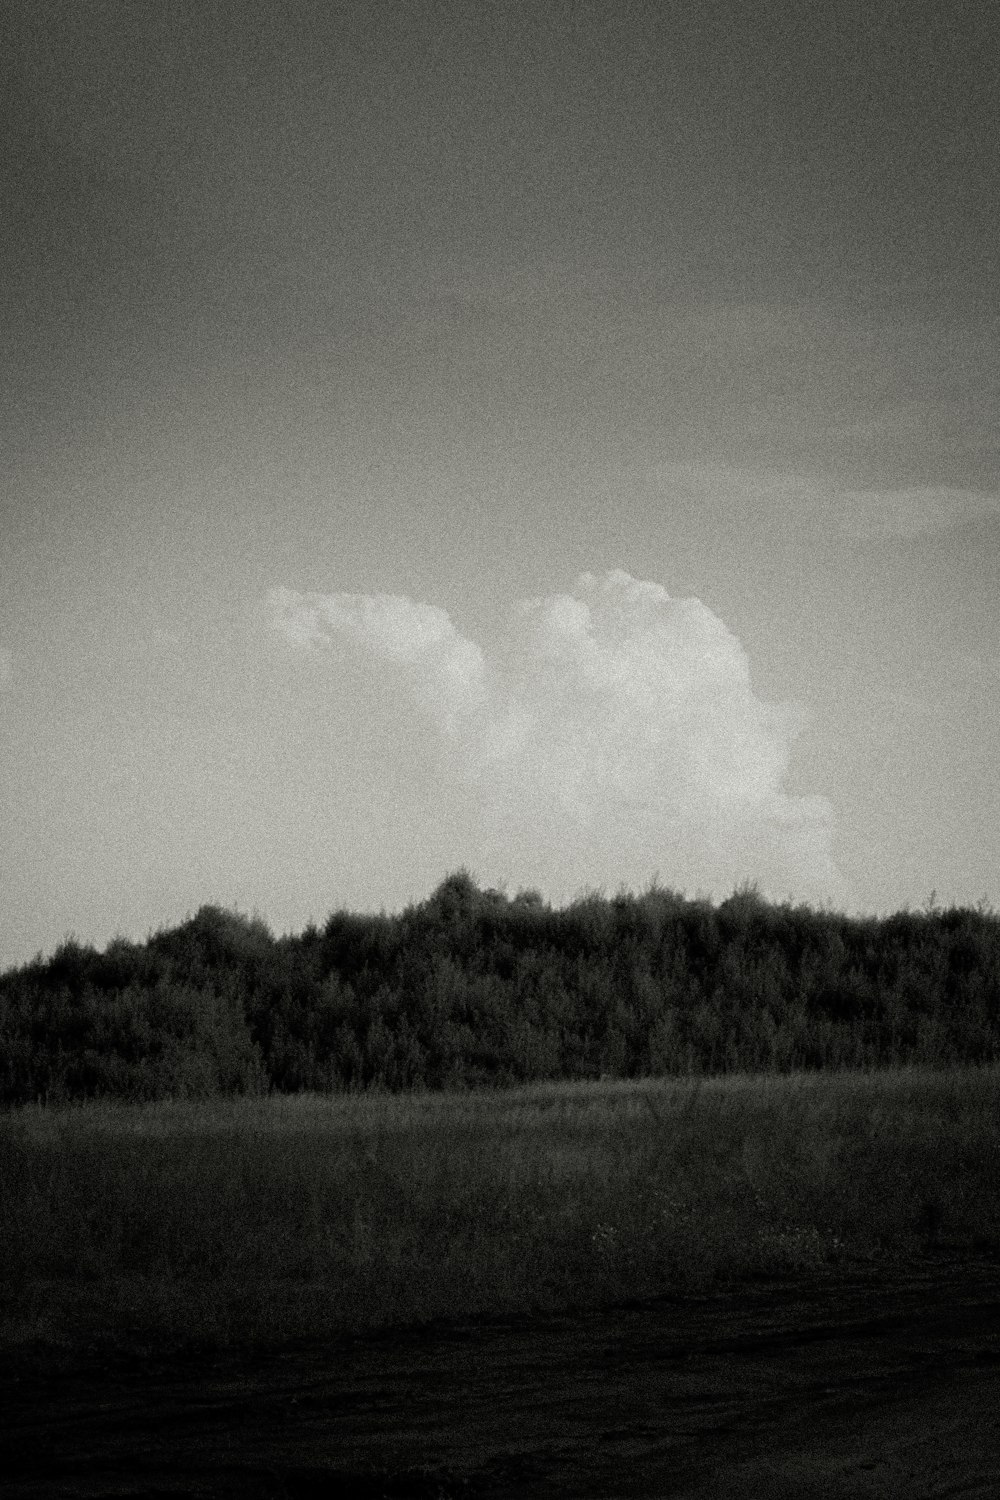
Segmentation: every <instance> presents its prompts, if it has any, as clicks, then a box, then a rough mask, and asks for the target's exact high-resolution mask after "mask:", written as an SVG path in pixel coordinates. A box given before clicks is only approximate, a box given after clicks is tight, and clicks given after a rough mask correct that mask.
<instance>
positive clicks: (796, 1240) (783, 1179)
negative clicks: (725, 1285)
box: [0, 1068, 1000, 1347]
mask: <svg viewBox="0 0 1000 1500" xmlns="http://www.w3.org/2000/svg"><path fill="white" fill-rule="evenodd" d="M0 1228H2V1234H0V1343H2V1344H5V1345H7V1346H8V1347H9V1346H10V1345H12V1344H16V1343H31V1342H35V1341H43V1342H49V1343H54V1344H64V1345H72V1346H81V1345H83V1346H100V1345H103V1344H104V1343H110V1344H115V1345H119V1344H123V1345H127V1346H131V1347H144V1346H146V1345H155V1346H157V1347H173V1346H180V1345H190V1344H195V1345H201V1346H204V1347H212V1346H221V1345H226V1344H231V1343H244V1342H250V1343H255V1344H260V1345H267V1344H273V1343H278V1342H280V1341H282V1340H286V1339H295V1338H299V1337H310V1336H314V1335H317V1334H324V1333H333V1332H336V1331H340V1330H361V1329H366V1328H376V1327H383V1326H387V1325H391V1324H398V1323H411V1322H420V1321H423V1320H427V1319H432V1318H437V1317H468V1318H475V1317H484V1316H490V1315H496V1314H505V1313H511V1312H527V1311H530V1310H535V1309H542V1308H544V1309H554V1308H568V1307H582V1306H587V1305H594V1304H597V1303H602V1302H612V1301H615V1300H619V1299H625V1298H633V1297H643V1296H649V1295H656V1294H658V1293H664V1292H671V1291H676V1290H687V1291H690V1290H700V1289H705V1288H708V1287H710V1286H712V1285H713V1284H717V1283H719V1282H733V1281H739V1280H741V1279H744V1278H753V1277H758V1276H773V1275H780V1274H783V1273H786V1272H793V1271H796V1270H805V1269H809V1268H811V1267H819V1266H824V1265H828V1264H831V1263H838V1262H842V1263H850V1262H852V1261H854V1260H856V1259H865V1260H869V1261H875V1262H881V1261H885V1262H888V1261H892V1260H895V1259H898V1258H901V1257H909V1256H912V1255H913V1254H914V1253H919V1252H920V1251H921V1250H922V1249H925V1248H934V1247H939V1248H941V1247H943V1248H948V1247H954V1248H956V1249H958V1248H969V1249H973V1248H975V1249H978V1250H980V1251H982V1250H991V1251H996V1250H1000V1069H996V1068H993V1069H989V1070H981V1071H968V1070H967V1071H962V1072H957V1071H956V1072H929V1071H895V1072H887V1073H865V1074H857V1073H854V1074H852V1073H835V1074H809V1075H793V1076H786V1077H766V1078H749V1077H728V1078H718V1079H710V1080H703V1081H700V1082H698V1081H687V1080H663V1079H660V1080H647V1081H636V1082H619V1081H602V1082H599V1083H589V1084H580V1083H577V1084H567V1085H559V1084H548V1085H535V1086H532V1087H526V1088H522V1089H516V1090H510V1091H504V1092H499V1091H498V1092H477V1093H466V1094H422V1095H358V1096H333V1097H322V1096H318V1095H299V1096H284V1097H271V1098H260V1099H248V1098H242V1099H233V1100H226V1101H223V1102H212V1103H206V1104H198V1103H179V1102H178V1103H170V1102H167V1103H160V1104H152V1105H145V1106H125V1105H111V1104H100V1105H84V1106H76V1107H68V1108H62V1109H45V1108H26V1109H22V1110H18V1111H14V1112H11V1113H9V1114H6V1115H3V1116H0Z"/></svg>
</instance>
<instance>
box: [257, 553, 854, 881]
mask: <svg viewBox="0 0 1000 1500" xmlns="http://www.w3.org/2000/svg"><path fill="white" fill-rule="evenodd" d="M271 604H272V608H273V612H274V623H275V626H276V628H278V629H279V630H281V631H282V632H283V633H284V634H285V635H286V636H287V637H288V639H289V640H290V641H292V642H294V643H295V644H296V645H299V646H301V647H304V648H317V647H322V646H323V645H325V644H328V643H330V642H333V641H341V642H350V643H353V645H354V646H355V647H356V648H357V649H360V650H363V651H365V652H367V653H369V654H370V655H371V656H372V657H374V658H375V659H377V660H380V661H382V662H385V663H390V662H391V663H393V664H394V668H395V669H396V670H397V671H400V672H401V676H402V680H403V681H405V682H406V683H407V685H408V687H409V689H410V692H411V693H412V695H413V696H414V697H415V698H416V699H417V700H418V702H419V703H420V704H421V705H422V707H423V708H424V710H425V711H426V712H427V713H428V714H429V715H430V717H431V719H432V720H433V722H434V723H435V724H436V726H437V728H438V730H439V733H440V737H441V742H442V747H443V750H444V753H445V757H446V761H447V764H448V767H449V769H450V772H451V774H452V776H453V777H454V778H455V779H456V780H458V781H460V782H461V783H462V784H464V786H465V787H466V788H470V787H471V788H473V789H474V791H475V799H476V804H477V809H478V826H477V830H476V839H477V844H476V848H477V850H478V851H479V855H478V857H477V858H476V860H475V861H474V863H475V866H476V868H477V869H478V870H480V871H481V872H482V873H483V874H484V875H486V876H487V877H488V878H491V879H495V878H507V879H508V880H510V881H512V882H514V883H521V882H522V881H523V880H526V879H528V880H533V881H535V882H537V883H539V884H542V885H543V886H545V887H546V888H547V889H548V890H550V891H551V892H552V893H553V894H566V893H570V894H571V893H572V891H573V890H575V889H579V888H581V887H583V886H591V887H593V886H604V887H608V888H614V887H617V885H619V884H620V883H623V882H624V883H626V884H629V885H633V886H639V885H643V884H645V883H646V882H648V881H649V879H650V878H651V877H652V876H653V875H654V874H657V873H658V874H659V877H660V879H661V880H662V881H663V882H664V883H666V884H669V885H674V886H680V887H682V888H684V889H687V890H690V891H694V890H698V889H701V890H711V891H713V892H715V893H717V894H721V893H724V892H727V891H728V890H731V889H732V888H733V886H735V885H736V884H737V883H739V882H740V881H742V880H745V879H752V880H757V881H758V882H759V883H760V885H761V887H762V889H765V890H768V891H770V892H771V893H772V894H774V895H777V896H784V895H786V894H789V893H794V894H795V895H796V896H801V897H803V898H806V899H818V898H820V897H823V896H831V897H833V898H835V899H839V898H841V897H843V895H844V886H843V881H842V879H841V877H840V875H839V873H838V871H837V868H836V865H835V863H834V860H833V856H832V851H831V843H832V816H831V810H830V807H829V805H828V803H827V802H826V801H825V800H824V799H822V798H820V797H801V796H792V795H790V794H788V793H787V792H785V791H784V790H783V787H782V782H783V778H784V775H785V772H786V769H787V766H788V759H789V752H790V746H791V743H792V740H793V738H794V736H795V734H796V732H797V730H798V729H799V727H800V725H801V715H800V714H799V713H798V712H797V711H796V710H795V709H794V708H793V707H792V706H790V705H787V704H786V705H775V704H768V703H765V702H762V701H761V700H760V699H759V698H757V697H756V695H755V694H754V691H753V688H752V685H751V681H750V668H749V662H748V660H747V656H746V653H745V652H744V650H743V648H742V646H741V645H740V643H739V641H738V640H737V639H736V637H735V636H734V635H733V634H732V632H731V631H729V630H728V629H727V627H726V626H725V625H724V624H723V622H722V621H721V620H720V619H719V618H718V617H717V616H716V615H714V614H713V613H712V611H711V610H710V609H708V608H707V606H706V605H704V604H702V603H701V601H700V600H698V599H675V598H672V597H671V596H670V595H669V594H668V593H667V591H666V590H665V589H664V588H662V587H661V586H660V585H659V584H656V583H648V582H641V581H639V580H637V579H635V578H632V577H630V576H629V575H628V574H627V573H624V572H620V571H616V572H610V573H606V574H604V575H602V576H600V577H595V576H594V575H593V574H590V573H585V574H583V575H582V577H581V578H579V579H578V581H577V584H576V588H575V590H574V592H573V593H572V594H557V595H552V596H548V597H545V598H538V599H530V600H526V601H524V602H522V603H521V604H520V605H519V606H518V608H517V609H516V610H515V611H514V616H513V622H512V629H511V632H510V636H509V639H508V640H507V641H506V642H505V643H504V645H503V646H502V647H501V648H500V649H498V650H497V651H496V652H495V654H494V656H493V658H492V659H491V660H490V661H489V662H487V661H486V659H485V657H484V655H483V653H482V651H481V650H480V648H479V647H478V646H477V645H475V644H474V643H473V642H471V641H469V640H466V639H465V638H464V637H462V636H461V635H460V634H459V633H458V631H456V629H455V627H454V626H453V625H452V623H451V621H450V619H449V617H448V615H447V614H446V613H445V611H443V610H441V609H437V608H435V607H433V606H431V605H426V604H418V603H415V602H414V601H412V600H410V599H405V598H398V597H395V596H387V595H377V596H365V595H354V594H331V595H320V594H296V593H293V592H292V591H290V590H285V589H282V590H276V591H275V592H274V593H273V594H272V596H271Z"/></svg>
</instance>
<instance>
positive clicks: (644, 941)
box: [0, 871, 1000, 1105]
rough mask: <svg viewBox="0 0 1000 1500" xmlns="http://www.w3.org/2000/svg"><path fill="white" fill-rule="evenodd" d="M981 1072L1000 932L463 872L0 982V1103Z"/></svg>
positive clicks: (72, 952) (73, 947)
mask: <svg viewBox="0 0 1000 1500" xmlns="http://www.w3.org/2000/svg"><path fill="white" fill-rule="evenodd" d="M998 1058H1000V919H998V918H997V917H996V915H994V914H993V913H992V912H983V911H972V910H969V909H965V908H954V909H951V910H941V909H933V910H928V911H926V912H923V913H911V912H900V913H898V914H896V915H894V916H891V917H888V918H883V919H878V918H874V917H873V918H849V917H845V916H843V915H840V914H838V913H834V912H829V911H816V910H813V909H811V908H809V907H804V906H799V907H792V906H791V905H787V904H786V905H782V906H776V905H770V904H768V903H767V902H765V901H764V900H763V899H761V898H760V897H759V896H758V895H757V894H756V892H755V891H753V890H752V889H744V890H741V891H738V892H736V893H735V894H734V895H733V896H731V897H730V898H729V899H728V900H726V901H723V902H722V903H721V904H719V905H718V906H713V905H712V904H711V903H710V902H707V901H703V900H696V901H691V900H687V899H685V898H684V897H682V896H678V895H676V894H674V893H672V892H670V891H666V890H660V889H656V888H654V889H652V890H650V891H648V892H646V893H645V894H643V895H635V896H633V895H625V894H622V895H619V896H616V897H614V898H610V899H606V898H604V897H601V896H588V897H586V898H584V899H581V900H578V901H576V902H574V903H573V904H571V905H569V906H567V907H564V908H560V909H554V908H552V907H550V906H549V905H547V904H545V903H544V902H543V901H542V899H541V898H540V897H539V896H538V895H537V894H536V893H533V892H522V893H521V894H519V895H517V896H515V897H514V898H513V899H508V898H507V897H506V896H505V895H504V894H503V893H501V892H497V891H492V890H488V891H482V890H479V889H478V888H477V886H476V884H475V883H474V881H473V880H472V878H471V877H470V876H469V875H468V874H467V873H465V872H464V871H461V872H459V873H457V874H454V875H450V876H449V877H448V878H447V879H446V880H445V881H443V883H442V884H441V885H440V886H439V887H438V889H437V890H436V891H435V892H434V893H433V895H432V896H431V897H430V898H429V899H428V900H427V901H425V902H422V903H420V904H419V905H416V906H412V907H410V908H408V909H407V910H406V911H404V912H402V913H400V914H399V915H398V916H386V915H381V916H362V915H357V914H352V913H350V912H346V911H338V912H335V913H334V914H333V915H332V916H331V917H330V918H329V920H328V921H327V922H326V924H325V926H324V927H323V928H322V929H319V928H317V927H316V926H314V925H310V926H309V927H308V928H306V930H305V931H304V932H302V933H301V934H299V935H292V936H287V937H282V938H274V937H273V936H272V935H271V933H270V932H269V931H268V928H267V927H266V925H265V924H264V923H263V922H261V921H260V920H259V919H252V920H251V919H248V918H246V917H243V916H239V915H236V914H234V913H231V912H227V911H223V910H221V909H219V908H218V907H211V906H205V907H202V908H201V910H200V911H199V912H198V913H197V915H196V916H195V917H193V918H191V919H190V920H189V921H187V922H185V923H183V924H182V925H181V926H180V927H177V928H173V929H170V930H165V931H161V932H158V933H156V934H155V936H153V937H150V938H149V939H148V941H146V942H145V943H142V944H136V943H130V942H126V941H124V940H122V939H116V940H115V941H114V942H112V943H111V944H110V945H109V946H108V948H107V949H106V950H105V951H104V952H103V953H101V952H98V951H96V950H95V949H93V948H91V947H85V946H82V945H80V944H78V943H76V942H73V941H69V942H65V943H63V944H62V945H61V946H60V947H59V948H58V949H57V950H56V952H55V953H54V954H53V955H52V957H51V958H49V959H44V960H43V959H42V958H39V959H36V960H35V961H34V962H33V963H31V964H27V965H25V966H23V967H21V968H18V969H13V970H10V971H8V972H7V973H5V974H3V975H0V1103H2V1104H7V1105H13V1104H21V1103H26V1102H30V1101H33V1100H37V1099H43V1100H49V1101H54V1100H65V1099H83V1098H95V1097H101V1096H113V1097H119V1098H128V1099H153V1098H162V1097H166V1096H171V1095H173V1096H184V1095H213V1094H230V1093H245V1092H257V1091H268V1090H279V1091H283V1092H291V1091H297V1090H301V1089H322V1090H358V1089H369V1088H383V1089H393V1090H399V1089H413V1088H424V1087H427V1088H464V1087H472V1086H476V1085H484V1084H510V1083H515V1082H522V1081H528V1080H533V1079H546V1078H594V1077H598V1076H600V1075H601V1074H607V1075H610V1076H613V1077H632V1076H639V1075H649V1074H708V1073H722V1072H729V1071H754V1072H766V1071H775V1072H786V1071H790V1070H793V1069H801V1068H806V1069H818V1068H842V1067H859V1066H861V1067H864V1066H872V1065H880V1066H885V1065H903V1064H909V1063H920V1064H930V1065H949V1064H956V1063H985V1062H991V1061H994V1060H996V1059H998Z"/></svg>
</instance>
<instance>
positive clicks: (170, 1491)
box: [0, 1255, 1000, 1500]
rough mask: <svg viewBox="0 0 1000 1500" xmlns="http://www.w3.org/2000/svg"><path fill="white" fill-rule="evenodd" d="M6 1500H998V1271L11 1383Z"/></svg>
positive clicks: (190, 1358)
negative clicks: (536, 1499)
mask: <svg viewBox="0 0 1000 1500" xmlns="http://www.w3.org/2000/svg"><path fill="white" fill-rule="evenodd" d="M0 1397H2V1405H3V1411H4V1420H3V1422H2V1423H0V1475H4V1476H6V1481H5V1482H4V1481H3V1480H0V1490H2V1493H3V1495H4V1496H5V1500H29V1497H30V1500H42V1497H50V1496H51V1497H55V1496H61V1497H67V1500H73V1497H84V1496H86V1497H88V1500H94V1497H98V1496H102V1497H103V1496H108V1497H110V1496H115V1497H116V1500H125V1497H130V1496H136V1497H138V1496H154V1495H155V1496H162V1497H167V1496H170V1497H176V1500H180V1497H186V1496H191V1497H195V1496H198V1497H202V1496H204V1497H208V1496H227V1497H228V1496H232V1497H236V1496H240V1497H242V1496H247V1497H275V1500H277V1497H283V1500H298V1497H307V1496H308V1497H313V1496H316V1497H318V1496H325V1495H330V1496H344V1497H351V1496H357V1497H362V1496H363V1497H370V1500H373V1497H394V1500H402V1497H406V1496H412V1497H418V1496H419V1497H426V1500H448V1497H452V1496H468V1497H483V1500H487V1497H490V1500H492V1497H501V1496H502V1497H514V1496H525V1495H526V1496H533V1495H537V1496H568V1497H577V1496H579V1497H586V1496H594V1497H598V1496H602V1497H612V1496H635V1497H639V1496H644V1497H647V1496H648V1497H654V1496H691V1497H694V1496H701V1497H706V1500H707V1497H709V1496H713V1497H714V1496H721V1495H725V1496H727V1497H729V1496H761V1497H765V1496H766V1497H769V1500H771V1497H789V1500H792V1497H795V1500H808V1497H817V1500H818V1497H824V1500H829V1497H838V1496H847V1495H850V1496H869V1497H870V1496H887V1497H888V1496H892V1497H898V1496H902V1495H906V1496H911V1497H921V1496H944V1495H948V1496H952V1497H954V1496H982V1497H986V1496H991V1497H992V1496H996V1495H997V1494H998V1493H1000V1415H998V1414H1000V1261H998V1260H997V1259H996V1257H990V1258H983V1257H979V1258H976V1257H972V1256H966V1257H963V1258H961V1259H955V1258H951V1259H949V1258H947V1257H945V1256H943V1255H939V1256H937V1257H936V1258H933V1259H931V1258H925V1259H923V1260H921V1261H919V1262H913V1263H912V1264H911V1265H909V1266H908V1267H905V1268H903V1267H899V1266H897V1267H896V1268H895V1269H894V1270H892V1271H890V1270H887V1269H885V1268H883V1269H882V1270H881V1271H880V1272H876V1271H875V1270H873V1269H871V1268H868V1269H855V1270H851V1269H848V1268H846V1267H840V1268H838V1269H837V1270H836V1271H822V1272H812V1273H808V1274H801V1275H799V1276H798V1277H796V1278H794V1279H790V1280H786V1281H783V1282H768V1283H763V1282H762V1283H758V1284H756V1285H752V1286H749V1287H743V1288H741V1289H740V1290H739V1291H719V1292H714V1293H712V1294H711V1295H706V1296H703V1297H695V1296H687V1297H682V1298H660V1299H657V1300H654V1301H650V1302H646V1303H641V1304H640V1303H635V1304H631V1305H629V1306H627V1307H625V1308H618V1309H615V1310H603V1311H591V1312H582V1313H576V1314H572V1313H562V1314H558V1315H548V1316H538V1317H534V1318H521V1319H511V1320H507V1321H503V1322H500V1321H494V1322H491V1323H474V1322H458V1323H452V1324H448V1325H444V1324H442V1325H439V1326H436V1327H433V1328H431V1329H430V1330H428V1329H427V1328H424V1329H423V1330H421V1331H420V1332H412V1331H408V1332H398V1331H397V1332H383V1333H378V1334H371V1335H366V1336H355V1337H351V1338H346V1337H344V1338H340V1339H333V1340H330V1339H328V1340H325V1341H323V1342H316V1343H315V1344H301V1343H300V1344H298V1345H296V1346H295V1347H293V1348H286V1349H285V1350H283V1351H280V1352H273V1353H271V1354H268V1355H264V1354H261V1353H259V1352H258V1353H248V1354H242V1355H241V1354H239V1353H237V1352H233V1351H227V1352H224V1353H215V1354H213V1355H211V1356H202V1357H200V1358H199V1357H198V1356H195V1355H187V1356H184V1357H181V1356H176V1357H170V1358H168V1357H160V1358H157V1357H155V1356H154V1357H148V1356H143V1357H140V1356H138V1355H132V1356H125V1355H121V1354H119V1355H109V1354H103V1355H98V1354H97V1353H91V1354H90V1355H85V1354H81V1353H80V1352H79V1351H77V1352H75V1353H73V1354H72V1355H70V1354H66V1355H63V1356H60V1355H58V1354H56V1353H54V1352H53V1349H52V1347H51V1346H50V1347H49V1348H48V1349H47V1350H46V1351H45V1352H41V1351H40V1350H39V1349H36V1350H34V1351H33V1350H32V1349H31V1348H30V1347H22V1348H21V1349H20V1350H19V1351H18V1352H17V1353H16V1354H14V1355H12V1356H10V1357H9V1360H8V1362H7V1363H6V1364H5V1366H4V1367H3V1369H2V1374H0Z"/></svg>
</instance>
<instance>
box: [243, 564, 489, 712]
mask: <svg viewBox="0 0 1000 1500" xmlns="http://www.w3.org/2000/svg"><path fill="white" fill-rule="evenodd" d="M268 599H269V603H270V605H271V609H272V619H273V623H274V625H275V628H276V629H278V630H280V631H281V633H282V634H283V635H285V636H286V637H287V638H288V640H289V641H291V642H292V643H293V644H294V645H297V646H304V647H310V646H321V645H324V644H326V645H329V644H331V643H334V642H336V641H338V640H343V641H348V642H351V643H353V644H354V645H356V646H360V647H362V648H363V649H365V650H367V651H369V652H371V653H372V654H373V655H374V656H376V657H378V658H380V659H381V660H382V661H385V662H392V663H395V664H396V665H398V666H399V667H402V668H404V669H405V673H406V676H407V677H408V679H409V684H410V686H411V688H412V690H413V691H414V693H415V694H416V696H417V697H418V699H420V700H421V701H422V702H423V703H424V704H425V706H426V707H428V708H430V709H431V710H432V711H433V712H434V713H435V714H436V715H437V716H438V717H440V719H441V722H442V728H444V729H449V728H450V727H451V725H452V723H453V720H454V719H455V717H456V715H459V714H461V713H462V712H463V711H466V710H468V709H469V708H470V707H471V706H472V705H473V704H475V703H477V702H478V701H479V698H480V696H481V682H482V677H483V671H484V662H483V654H482V652H481V651H480V649H479V647H478V646H477V645H476V644H475V643H474V642H473V641H468V640H466V639H465V637H464V636H461V635H459V633H458V631H457V630H456V629H455V627H454V625H453V624H452V623H451V620H450V619H449V618H448V614H447V611H446V610H443V609H439V608H438V607H437V606H436V605H434V604H417V603H416V602H415V601H414V600H412V599H405V598H401V597H400V596H399V595H396V594H315V593H310V594H299V593H296V592H295V591H294V590H292V589H284V588H279V589H272V591H271V593H270V595H269V596H268Z"/></svg>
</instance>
